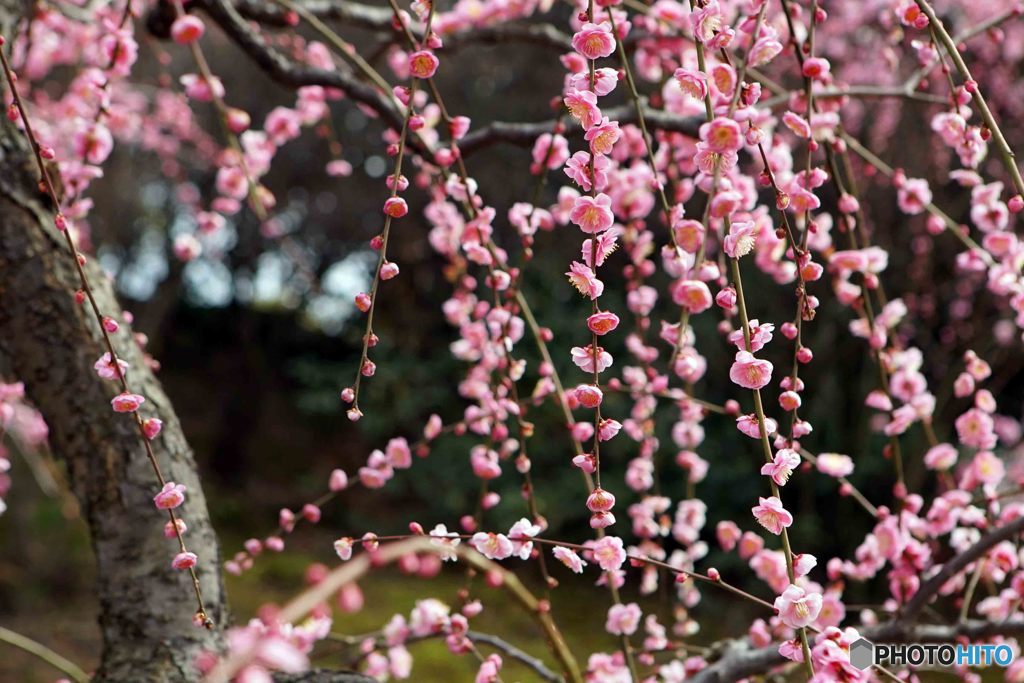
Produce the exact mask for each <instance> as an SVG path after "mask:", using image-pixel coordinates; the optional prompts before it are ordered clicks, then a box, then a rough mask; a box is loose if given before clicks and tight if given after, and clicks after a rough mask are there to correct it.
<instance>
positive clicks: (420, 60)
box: [409, 50, 440, 78]
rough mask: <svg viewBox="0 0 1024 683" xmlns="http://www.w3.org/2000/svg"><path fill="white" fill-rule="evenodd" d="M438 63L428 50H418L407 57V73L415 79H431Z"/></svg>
mask: <svg viewBox="0 0 1024 683" xmlns="http://www.w3.org/2000/svg"><path fill="white" fill-rule="evenodd" d="M439 63H440V62H439V61H438V59H437V57H435V56H434V53H433V52H431V51H430V50H418V51H417V52H413V53H412V54H411V55H409V73H411V74H412V75H413V76H415V77H416V78H431V77H433V75H434V74H435V73H436V72H437V66H438V64H439Z"/></svg>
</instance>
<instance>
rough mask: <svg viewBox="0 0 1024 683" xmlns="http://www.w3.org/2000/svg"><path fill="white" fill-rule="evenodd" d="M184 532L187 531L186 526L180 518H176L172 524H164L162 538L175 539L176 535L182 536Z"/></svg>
mask: <svg viewBox="0 0 1024 683" xmlns="http://www.w3.org/2000/svg"><path fill="white" fill-rule="evenodd" d="M186 531H188V526H186V525H185V520H183V519H181V518H180V517H176V518H175V519H174V522H167V524H164V538H177V537H178V534H184V533H185V532H186Z"/></svg>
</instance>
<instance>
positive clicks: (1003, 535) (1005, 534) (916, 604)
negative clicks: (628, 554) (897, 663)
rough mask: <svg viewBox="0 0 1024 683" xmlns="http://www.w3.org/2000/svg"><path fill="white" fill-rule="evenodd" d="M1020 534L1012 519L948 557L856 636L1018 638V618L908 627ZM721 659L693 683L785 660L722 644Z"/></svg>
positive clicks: (739, 643) (720, 680)
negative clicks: (897, 607) (958, 579)
mask: <svg viewBox="0 0 1024 683" xmlns="http://www.w3.org/2000/svg"><path fill="white" fill-rule="evenodd" d="M1021 531H1024V517H1022V518H1018V519H1015V520H1013V521H1011V522H1008V523H1007V524H1005V525H1003V526H1001V527H999V528H998V529H996V530H995V531H992V532H990V533H988V534H986V535H985V536H983V537H982V538H981V539H980V540H979V541H978V542H977V543H975V544H974V545H973V546H971V547H970V548H968V549H967V550H965V551H964V552H962V553H960V554H959V555H957V556H956V557H954V558H952V559H951V560H950V561H949V562H947V563H946V564H944V565H943V566H942V568H941V569H940V570H939V571H938V572H937V573H936V574H935V575H934V576H932V578H930V579H928V581H926V582H925V583H924V584H923V585H922V586H921V588H920V589H919V590H918V591H917V593H915V594H914V597H913V598H911V600H910V602H908V603H907V606H906V608H905V609H904V610H903V612H902V614H901V615H900V616H899V617H897V618H896V619H893V620H891V621H888V622H886V623H884V624H879V625H878V626H872V627H868V628H865V629H861V630H860V634H861V636H863V637H864V638H867V639H868V640H870V641H872V642H880V643H900V642H922V643H947V642H953V641H955V640H957V639H958V638H961V637H966V638H970V639H980V638H988V637H991V636H995V635H1003V636H1018V635H1024V619H1016V620H1013V621H1005V622H992V621H980V620H971V621H963V622H960V623H958V624H954V625H952V626H946V625H941V624H914V623H912V621H913V619H915V618H916V617H917V616H918V615H919V614H920V612H921V610H922V609H923V608H924V607H925V605H926V604H927V603H928V600H929V599H930V598H931V597H932V596H934V595H935V594H936V593H938V591H939V589H940V588H942V586H943V585H945V583H946V582H947V581H949V580H950V579H951V578H953V577H954V576H956V574H957V573H959V572H961V571H963V570H964V569H965V568H966V567H967V566H968V565H970V563H971V562H973V561H975V560H977V559H978V558H979V557H981V556H982V555H984V554H985V553H986V552H988V550H990V549H991V548H992V547H993V546H995V545H997V544H999V543H1001V542H1003V541H1005V540H1008V539H1010V538H1012V537H1013V536H1015V535H1016V534H1019V533H1021ZM719 649H720V650H722V651H723V654H722V656H721V658H720V659H719V660H718V661H716V662H715V663H714V664H712V665H711V666H709V667H708V668H706V669H704V670H702V671H700V672H699V673H697V674H696V675H695V676H694V677H693V679H692V681H693V683H725V682H726V681H734V680H738V679H741V678H747V677H749V676H752V675H754V674H757V673H763V672H765V671H767V670H768V669H771V668H773V667H775V666H779V665H780V664H784V663H786V662H787V661H788V660H786V659H785V658H784V657H783V656H782V655H780V654H779V650H778V645H769V646H768V647H764V648H760V649H757V650H753V649H751V648H750V645H749V643H748V641H746V640H733V641H728V642H726V643H725V644H723V645H721V646H720V647H719Z"/></svg>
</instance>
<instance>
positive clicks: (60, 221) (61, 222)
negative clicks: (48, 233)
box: [53, 213, 68, 232]
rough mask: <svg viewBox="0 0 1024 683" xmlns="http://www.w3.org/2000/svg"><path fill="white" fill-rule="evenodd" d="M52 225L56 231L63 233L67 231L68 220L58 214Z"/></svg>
mask: <svg viewBox="0 0 1024 683" xmlns="http://www.w3.org/2000/svg"><path fill="white" fill-rule="evenodd" d="M53 224H54V225H56V226H57V229H58V230H60V231H61V232H64V231H65V230H67V229H68V219H67V218H65V217H64V214H62V213H58V214H57V215H56V216H54V217H53Z"/></svg>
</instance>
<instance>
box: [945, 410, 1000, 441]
mask: <svg viewBox="0 0 1024 683" xmlns="http://www.w3.org/2000/svg"><path fill="white" fill-rule="evenodd" d="M954 425H955V426H956V433H957V436H958V437H959V439H960V443H962V444H963V445H965V446H971V447H973V448H992V447H993V446H995V444H996V435H995V432H994V427H995V422H994V421H993V419H992V417H991V416H990V415H989V414H988V413H986V412H984V411H983V410H979V409H977V408H971V409H970V410H968V411H967V412H965V413H964V414H963V415H961V416H960V417H958V418H957V419H956V422H955V423H954Z"/></svg>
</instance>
